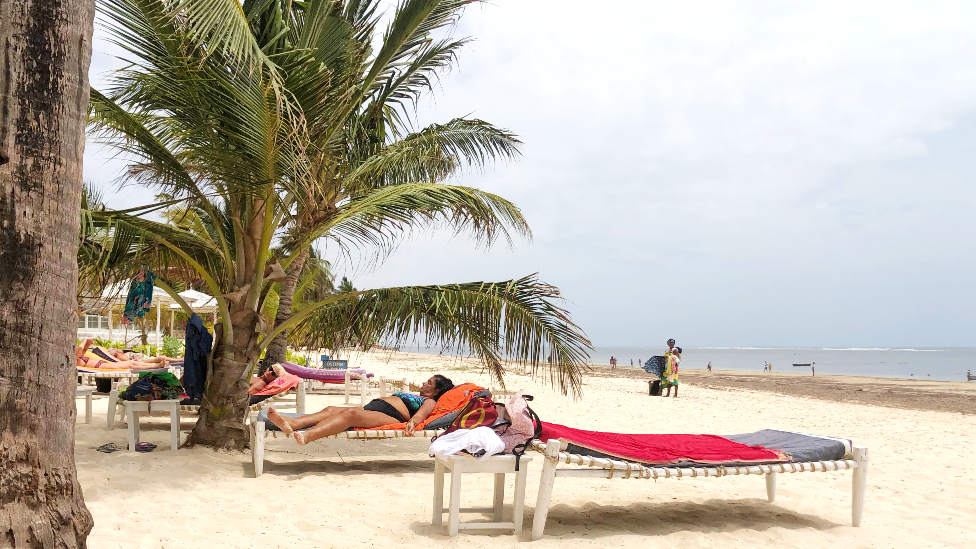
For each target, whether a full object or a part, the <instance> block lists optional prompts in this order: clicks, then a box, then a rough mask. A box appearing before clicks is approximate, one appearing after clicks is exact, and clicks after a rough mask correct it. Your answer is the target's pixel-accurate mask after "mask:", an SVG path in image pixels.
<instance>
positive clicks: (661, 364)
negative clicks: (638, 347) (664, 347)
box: [641, 356, 667, 377]
mask: <svg viewBox="0 0 976 549" xmlns="http://www.w3.org/2000/svg"><path fill="white" fill-rule="evenodd" d="M666 364H667V362H666V361H665V359H664V357H663V356H652V357H651V358H649V359H647V362H645V363H644V364H643V365H642V366H641V368H643V369H644V371H645V372H647V373H649V374H651V375H652V376H657V377H661V376H662V375H664V368H665V366H666Z"/></svg>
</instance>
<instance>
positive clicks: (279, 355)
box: [264, 248, 311, 364]
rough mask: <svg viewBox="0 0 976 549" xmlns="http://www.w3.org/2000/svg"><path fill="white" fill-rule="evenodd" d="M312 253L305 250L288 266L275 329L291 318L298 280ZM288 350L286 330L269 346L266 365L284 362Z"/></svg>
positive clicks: (265, 355) (279, 300)
mask: <svg viewBox="0 0 976 549" xmlns="http://www.w3.org/2000/svg"><path fill="white" fill-rule="evenodd" d="M310 252H311V250H310V249H309V248H305V250H304V251H302V252H301V253H299V254H298V255H297V256H296V257H295V259H294V260H293V261H292V262H291V265H289V266H288V278H286V279H285V280H284V282H282V283H281V292H279V293H278V312H277V313H276V314H275V323H274V325H275V327H278V326H280V325H281V323H282V322H284V321H286V320H288V319H289V318H291V313H292V311H291V304H292V300H293V299H294V298H295V288H296V287H297V286H298V280H299V279H300V278H301V276H302V269H303V268H304V267H305V262H306V261H307V260H308V256H309V253H310ZM287 348H288V330H285V331H283V332H281V333H280V334H278V335H277V336H276V337H275V338H274V339H273V340H271V343H269V344H268V349H267V352H266V353H265V354H264V358H265V363H266V364H275V363H279V362H284V360H285V355H286V351H287Z"/></svg>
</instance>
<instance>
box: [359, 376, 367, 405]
mask: <svg viewBox="0 0 976 549" xmlns="http://www.w3.org/2000/svg"><path fill="white" fill-rule="evenodd" d="M368 380H369V378H368V377H366V374H363V375H362V377H360V378H359V407H360V408H362V407H363V406H366V395H368V394H369V381H368Z"/></svg>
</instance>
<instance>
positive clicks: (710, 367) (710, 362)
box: [706, 360, 712, 372]
mask: <svg viewBox="0 0 976 549" xmlns="http://www.w3.org/2000/svg"><path fill="white" fill-rule="evenodd" d="M706 368H708V371H709V372H711V371H712V361H711V360H709V361H708V366H707V367H706Z"/></svg>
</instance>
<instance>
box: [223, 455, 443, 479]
mask: <svg viewBox="0 0 976 549" xmlns="http://www.w3.org/2000/svg"><path fill="white" fill-rule="evenodd" d="M241 468H242V469H243V472H244V474H245V475H249V476H253V475H254V465H253V464H252V463H250V462H246V463H242V464H241ZM433 472H434V467H433V465H432V464H431V460H429V459H425V460H410V459H379V460H375V461H359V460H356V461H342V460H341V459H339V460H337V459H335V458H323V459H310V460H301V461H287V462H274V461H269V460H267V459H265V460H264V474H265V475H275V476H282V477H292V478H293V479H297V478H299V477H303V476H308V475H316V476H331V475H347V476H350V475H402V474H406V473H433Z"/></svg>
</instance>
